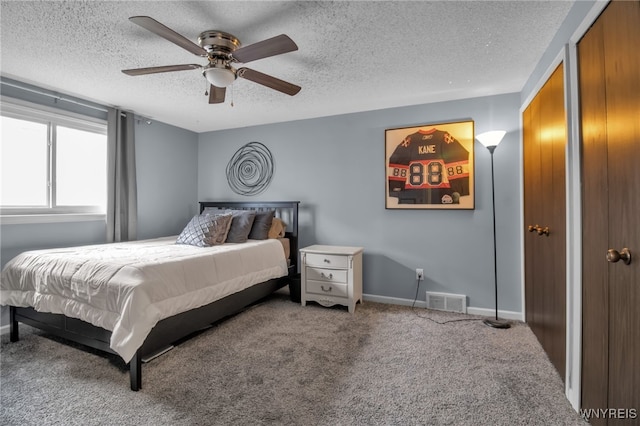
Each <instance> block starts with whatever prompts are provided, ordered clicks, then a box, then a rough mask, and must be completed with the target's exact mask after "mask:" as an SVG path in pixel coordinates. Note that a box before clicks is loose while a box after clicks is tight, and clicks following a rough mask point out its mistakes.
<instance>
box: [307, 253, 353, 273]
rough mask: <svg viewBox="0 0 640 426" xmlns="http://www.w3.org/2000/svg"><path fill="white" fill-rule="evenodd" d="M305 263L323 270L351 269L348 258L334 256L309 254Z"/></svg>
mask: <svg viewBox="0 0 640 426" xmlns="http://www.w3.org/2000/svg"><path fill="white" fill-rule="evenodd" d="M305 262H306V264H307V265H309V266H320V267H321V268H345V269H346V268H349V259H348V257H347V256H336V255H333V254H318V253H307V256H306V260H305Z"/></svg>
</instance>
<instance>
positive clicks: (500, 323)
mask: <svg viewBox="0 0 640 426" xmlns="http://www.w3.org/2000/svg"><path fill="white" fill-rule="evenodd" d="M505 133H506V132H505V131H503V130H494V131H492V132H486V133H482V134H479V135H477V136H476V139H478V141H480V143H481V144H482V145H484V146H485V147H486V148H487V149H488V150H489V152H490V153H491V197H492V201H493V274H494V275H493V285H494V291H495V297H496V318H495V319H491V318H487V319H485V320H484V321H483V322H484V324H485V325H488V326H489V327H493V328H509V327H511V326H510V325H509V323H508V322H506V321H504V320H501V319H499V318H498V255H497V250H496V190H495V179H494V176H493V151H495V149H496V147H497V146H498V144H499V143H500V142H501V141H502V138H503V137H504V135H505Z"/></svg>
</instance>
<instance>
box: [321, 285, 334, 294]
mask: <svg viewBox="0 0 640 426" xmlns="http://www.w3.org/2000/svg"><path fill="white" fill-rule="evenodd" d="M320 288H321V289H322V291H325V292H327V293H329V292H331V290H332V287H331V286H329V288H328V289H326V288H324V286H323V285H321V286H320Z"/></svg>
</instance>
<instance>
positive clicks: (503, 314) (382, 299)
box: [362, 294, 524, 321]
mask: <svg viewBox="0 0 640 426" xmlns="http://www.w3.org/2000/svg"><path fill="white" fill-rule="evenodd" d="M362 298H363V299H364V301H365V302H367V301H370V302H377V303H387V304H389V305H403V306H411V305H414V302H413V299H411V300H410V299H401V298H399V297H387V296H376V295H373V294H363V295H362ZM414 306H415V307H416V308H426V307H427V302H426V301H421V300H416V301H415V305H414ZM467 314H469V315H479V316H483V317H492V316H494V315H495V314H496V311H495V310H494V309H487V308H475V307H473V306H467ZM498 316H499V317H500V318H502V319H508V320H515V321H524V317H523V315H522V312H514V311H503V310H498Z"/></svg>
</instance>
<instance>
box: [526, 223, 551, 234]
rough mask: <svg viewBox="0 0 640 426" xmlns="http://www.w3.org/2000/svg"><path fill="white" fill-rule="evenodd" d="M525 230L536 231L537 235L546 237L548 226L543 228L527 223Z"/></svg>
mask: <svg viewBox="0 0 640 426" xmlns="http://www.w3.org/2000/svg"><path fill="white" fill-rule="evenodd" d="M527 230H528V231H529V232H534V231H535V232H537V233H538V235H546V236H547V237H548V236H549V227H548V226H545V227H544V228H543V227H542V226H540V225H529V226H528V227H527Z"/></svg>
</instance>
